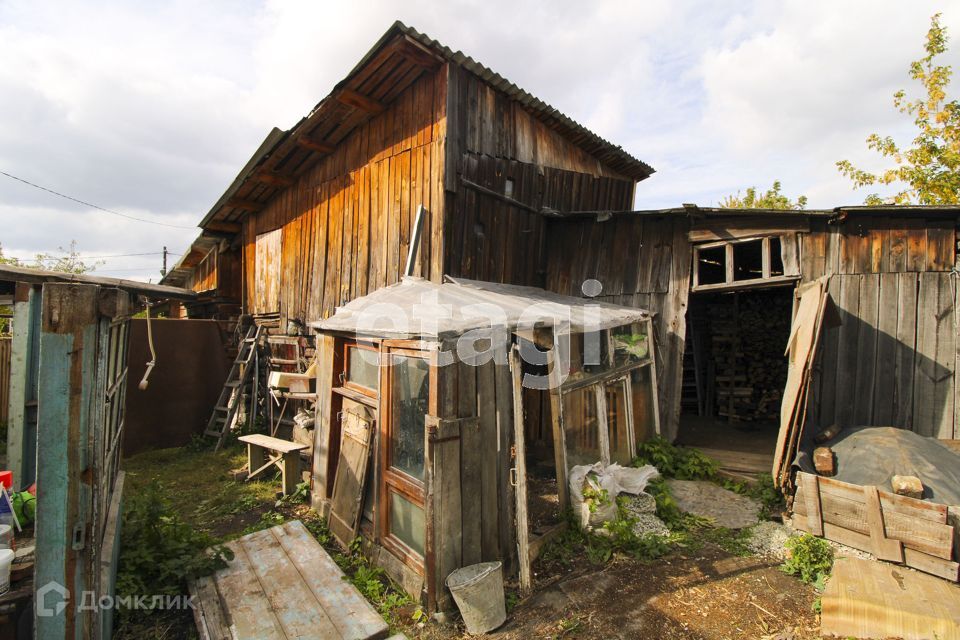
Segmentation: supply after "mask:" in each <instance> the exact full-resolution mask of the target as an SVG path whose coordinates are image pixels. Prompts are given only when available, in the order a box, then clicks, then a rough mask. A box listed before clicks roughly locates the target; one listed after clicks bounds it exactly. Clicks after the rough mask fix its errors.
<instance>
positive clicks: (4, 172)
mask: <svg viewBox="0 0 960 640" xmlns="http://www.w3.org/2000/svg"><path fill="white" fill-rule="evenodd" d="M0 175H5V176H7V177H8V178H10V179H12V180H16V181H17V182H22V183H23V184H27V185H30V186H31V187H33V188H35V189H40V190H41V191H46V192H47V193H52V194H53V195H55V196H59V197H61V198H66V199H67V200H72V201H73V202H77V203H79V204H82V205H83V206H85V207H92V208H93V209H97V210H99V211H103V212H104V213H109V214H111V215H115V216H120V217H121V218H127V219H128V220H135V221H136V222H145V223H147V224H156V225H160V226H161V227H171V228H173V229H196V227H185V226H183V225H179V224H168V223H166V222H157V221H156V220H146V219H144V218H137V217H136V216H131V215H130V214H127V213H120V212H119V211H114V210H112V209H106V208H104V207H99V206H97V205H95V204H91V203H89V202H84V201H83V200H80V199H78V198H74V197H73V196H68V195H66V194H63V193H60V192H59V191H54V190H53V189H48V188H46V187H41V186H40V185H38V184H34V183H32V182H30V181H29V180H24V179H23V178H18V177H17V176H15V175H12V174H9V173H7V172H6V171H0Z"/></svg>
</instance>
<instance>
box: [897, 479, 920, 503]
mask: <svg viewBox="0 0 960 640" xmlns="http://www.w3.org/2000/svg"><path fill="white" fill-rule="evenodd" d="M890 484H891V485H892V486H893V492H894V493H896V494H897V495H901V496H908V497H910V498H916V499H918V500H919V499H921V498H923V483H922V482H920V478H918V477H917V476H893V479H892V480H891V481H890Z"/></svg>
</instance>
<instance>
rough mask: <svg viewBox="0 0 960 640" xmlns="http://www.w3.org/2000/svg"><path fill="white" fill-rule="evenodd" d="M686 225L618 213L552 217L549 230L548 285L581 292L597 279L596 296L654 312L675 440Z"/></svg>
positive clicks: (665, 412) (664, 420)
mask: <svg viewBox="0 0 960 640" xmlns="http://www.w3.org/2000/svg"><path fill="white" fill-rule="evenodd" d="M688 226H689V225H688V222H687V220H685V219H683V218H675V217H674V218H652V217H640V216H616V217H614V218H613V219H611V220H609V221H607V222H595V221H594V220H582V221H561V220H551V221H550V226H549V230H548V246H549V247H550V251H549V252H548V256H547V273H546V276H547V278H546V280H547V283H546V288H547V289H550V290H551V291H556V292H558V293H562V294H565V295H572V296H581V295H582V292H581V286H582V284H583V282H584V281H585V280H587V279H591V278H592V279H595V280H598V281H600V283H601V284H602V285H603V292H602V293H601V295H600V296H599V297H598V298H597V299H598V300H602V301H604V302H612V303H615V304H621V305H626V306H630V307H640V308H642V309H646V310H648V311H650V312H651V313H653V314H655V316H654V330H655V332H656V336H655V338H656V347H657V351H656V357H657V378H658V379H657V385H658V388H659V389H661V391H660V394H659V401H660V429H661V432H662V433H663V434H664V436H665V437H667V438H671V439H672V438H673V437H675V436H676V433H677V429H678V428H679V419H680V393H679V392H680V388H681V382H682V376H683V345H684V340H685V339H686V313H687V301H688V296H689V290H690V261H691V245H690V242H689V241H688V240H687V230H688Z"/></svg>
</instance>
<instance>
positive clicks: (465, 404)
mask: <svg viewBox="0 0 960 640" xmlns="http://www.w3.org/2000/svg"><path fill="white" fill-rule="evenodd" d="M447 369H448V370H449V371H448V375H450V376H451V381H452V382H455V383H456V387H455V388H456V390H457V397H456V398H455V402H456V409H455V413H456V415H457V416H458V417H460V418H461V419H465V418H471V417H473V416H477V417H478V418H479V419H478V420H476V421H475V422H465V423H464V426H463V428H462V429H461V431H460V461H461V466H460V495H461V505H462V513H461V528H460V531H461V532H462V536H461V539H462V545H461V553H462V556H461V558H460V559H459V560H460V564H459V565H458V566H466V565H469V564H475V563H477V562H487V561H493V560H501V561H503V564H504V570H505V572H506V574H507V575H510V574H512V573H513V572H515V571H516V566H517V565H516V561H517V551H516V532H515V530H514V521H513V511H514V500H515V498H514V495H513V485H512V484H511V483H510V468H511V467H513V460H512V458H511V452H512V444H513V426H512V425H513V405H512V402H513V390H512V389H513V388H512V384H511V383H510V379H509V378H510V369H509V367H508V366H506V365H497V364H495V363H494V362H492V361H491V362H488V363H486V364H484V365H481V366H475V365H473V364H469V363H465V362H461V363H458V364H457V365H454V366H451V367H447Z"/></svg>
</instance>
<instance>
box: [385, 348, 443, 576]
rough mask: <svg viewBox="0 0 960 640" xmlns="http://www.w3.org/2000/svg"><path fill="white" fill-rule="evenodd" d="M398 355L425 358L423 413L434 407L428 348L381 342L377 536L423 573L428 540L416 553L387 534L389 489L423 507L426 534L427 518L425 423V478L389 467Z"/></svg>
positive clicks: (418, 571) (388, 528)
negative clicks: (394, 358)
mask: <svg viewBox="0 0 960 640" xmlns="http://www.w3.org/2000/svg"><path fill="white" fill-rule="evenodd" d="M394 355H399V356H403V357H409V358H420V359H421V360H424V361H426V363H427V366H428V367H429V368H430V372H429V373H428V374H427V385H428V401H427V405H428V406H427V411H426V414H427V415H430V407H431V406H433V402H434V395H435V394H436V393H437V389H436V388H435V385H434V384H433V381H434V379H435V376H434V375H433V372H432V369H433V368H434V358H433V355H432V353H431V352H430V351H425V350H420V349H409V348H405V347H391V346H389V345H388V344H385V343H381V344H380V406H379V410H378V412H377V413H378V415H379V417H381V419H380V420H379V429H378V438H379V447H378V452H377V453H378V456H379V459H378V464H379V478H378V481H377V485H378V486H377V490H378V502H379V504H378V505H377V507H378V508H377V519H378V520H379V523H378V525H377V535H378V536H379V538H380V543H381V545H382V546H383V547H384V548H385V549H387V550H388V551H389V552H390V553H392V554H393V555H394V556H396V557H397V558H398V559H399V560H400V561H401V562H403V563H404V564H405V565H407V566H408V567H410V568H411V569H413V570H414V571H416V572H417V573H419V574H420V575H425V573H426V564H427V563H426V557H427V554H428V550H427V542H426V540H424V553H423V555H420V554H418V553H417V552H416V551H415V550H413V549H411V548H410V547H409V546H407V545H406V544H405V543H404V542H403V541H401V540H400V539H398V538H397V537H396V536H394V535H393V534H391V533H390V504H389V503H390V500H389V494H390V492H391V491H393V492H396V493H398V494H399V495H400V496H401V497H403V498H404V499H406V500H408V501H409V502H411V503H413V504H414V505H415V506H417V507H419V508H420V509H422V510H423V514H424V524H425V535H426V525H427V523H426V518H427V504H426V503H427V495H426V494H427V491H426V485H427V477H426V476H427V468H426V467H427V459H426V424H424V427H423V428H424V434H423V436H424V478H423V480H419V481H418V480H417V479H416V478H413V477H411V476H409V475H408V474H406V473H404V472H403V471H400V470H392V469H391V466H390V442H391V438H390V435H391V433H392V428H393V411H392V406H391V400H392V398H393V389H392V386H391V385H392V382H393V363H392V360H391V357H392V356H394Z"/></svg>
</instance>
